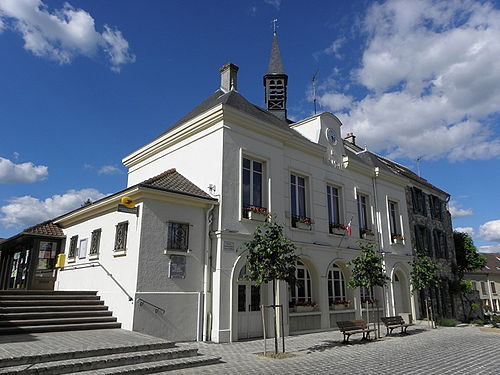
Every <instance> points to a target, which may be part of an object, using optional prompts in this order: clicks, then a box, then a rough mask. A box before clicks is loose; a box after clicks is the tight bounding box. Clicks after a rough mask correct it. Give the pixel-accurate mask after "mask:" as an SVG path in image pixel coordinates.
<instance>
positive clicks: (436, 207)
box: [429, 195, 443, 220]
mask: <svg viewBox="0 0 500 375" xmlns="http://www.w3.org/2000/svg"><path fill="white" fill-rule="evenodd" d="M429 204H430V207H431V210H430V211H431V217H432V218H433V219H437V220H443V202H442V201H441V199H439V197H436V196H435V195H430V196H429Z"/></svg>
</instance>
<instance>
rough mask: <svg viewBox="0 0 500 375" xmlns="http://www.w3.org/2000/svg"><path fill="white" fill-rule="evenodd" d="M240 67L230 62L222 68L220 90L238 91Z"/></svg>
mask: <svg viewBox="0 0 500 375" xmlns="http://www.w3.org/2000/svg"><path fill="white" fill-rule="evenodd" d="M238 69H239V68H238V67H237V66H236V65H234V64H233V63H231V62H229V63H227V64H226V65H223V66H222V67H221V68H220V88H221V89H222V91H224V92H229V91H231V90H235V91H237V90H238Z"/></svg>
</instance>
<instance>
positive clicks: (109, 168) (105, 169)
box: [97, 165, 123, 174]
mask: <svg viewBox="0 0 500 375" xmlns="http://www.w3.org/2000/svg"><path fill="white" fill-rule="evenodd" d="M121 173H123V171H122V170H121V169H120V168H118V167H115V166H114V165H104V166H102V167H101V168H100V169H99V170H98V171H97V174H121Z"/></svg>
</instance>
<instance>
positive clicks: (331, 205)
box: [326, 183, 344, 234]
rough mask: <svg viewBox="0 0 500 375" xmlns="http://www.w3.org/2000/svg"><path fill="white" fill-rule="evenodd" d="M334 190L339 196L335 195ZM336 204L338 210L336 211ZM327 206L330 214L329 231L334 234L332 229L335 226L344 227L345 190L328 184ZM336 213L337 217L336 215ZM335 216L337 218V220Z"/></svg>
mask: <svg viewBox="0 0 500 375" xmlns="http://www.w3.org/2000/svg"><path fill="white" fill-rule="evenodd" d="M334 189H335V190H336V191H337V194H336V195H335V194H334ZM335 201H336V202H335ZM335 203H336V206H337V207H336V210H335ZM326 206H327V212H328V231H329V233H330V234H331V233H333V231H332V228H333V227H335V226H342V225H344V211H343V208H344V205H343V189H342V186H339V185H334V184H330V183H327V184H326ZM335 211H336V215H335ZM335 216H337V217H336V218H335Z"/></svg>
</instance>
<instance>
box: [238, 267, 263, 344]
mask: <svg viewBox="0 0 500 375" xmlns="http://www.w3.org/2000/svg"><path fill="white" fill-rule="evenodd" d="M246 270H247V269H246V266H243V267H242V268H241V271H240V273H239V275H238V282H237V286H238V297H237V298H238V339H248V338H252V337H261V336H263V330H262V315H261V312H260V305H262V293H261V292H262V288H261V287H260V286H257V285H255V283H253V282H251V281H248V280H245V278H244V275H245V274H246Z"/></svg>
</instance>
